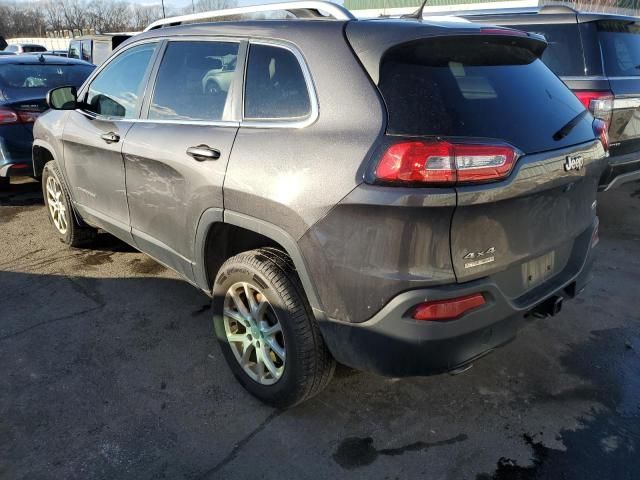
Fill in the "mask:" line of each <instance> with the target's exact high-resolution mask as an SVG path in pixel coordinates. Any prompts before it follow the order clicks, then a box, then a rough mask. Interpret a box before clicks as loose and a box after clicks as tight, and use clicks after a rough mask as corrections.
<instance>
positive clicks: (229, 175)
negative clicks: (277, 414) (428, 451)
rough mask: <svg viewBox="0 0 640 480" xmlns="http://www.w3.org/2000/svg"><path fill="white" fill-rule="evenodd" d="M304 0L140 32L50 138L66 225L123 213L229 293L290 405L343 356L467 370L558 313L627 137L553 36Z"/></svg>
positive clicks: (154, 242) (239, 324)
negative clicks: (557, 64)
mask: <svg viewBox="0 0 640 480" xmlns="http://www.w3.org/2000/svg"><path fill="white" fill-rule="evenodd" d="M303 3H304V8H303V6H297V7H296V5H297V4H296V3H293V4H291V5H292V7H291V9H290V11H291V12H292V13H293V14H297V15H298V16H300V17H305V18H304V19H291V20H264V21H234V22H224V23H206V24H201V23H200V24H188V25H176V26H171V27H168V28H151V29H149V31H147V32H146V33H143V34H141V35H137V36H135V37H133V38H131V39H130V40H129V41H127V42H126V43H125V44H123V45H122V46H121V47H120V48H119V49H118V50H117V51H115V52H114V54H113V55H112V57H111V58H110V59H109V60H107V61H106V62H105V63H104V64H103V65H102V66H101V67H100V68H98V69H97V70H96V72H95V73H94V74H93V75H92V76H91V77H90V78H89V79H88V80H87V81H86V82H85V84H84V85H83V86H82V87H81V88H80V89H79V90H78V91H77V92H76V90H75V89H73V88H60V89H56V90H53V91H51V92H50V94H49V104H50V106H51V107H52V109H53V110H51V111H50V112H49V113H47V114H45V115H43V116H42V117H40V119H39V120H38V121H37V124H36V126H35V143H34V147H33V161H34V168H35V169H36V171H37V172H42V182H43V190H44V194H45V197H46V206H47V208H48V210H49V212H50V216H51V221H52V223H53V225H54V227H55V229H56V231H57V232H58V234H59V236H60V238H61V239H62V240H63V241H64V242H66V243H68V244H69V245H71V246H78V245H81V244H85V243H87V242H89V241H91V240H92V239H93V238H94V236H95V232H96V229H97V228H100V229H103V230H106V231H107V232H110V233H111V234H113V235H115V236H117V237H119V238H121V239H122V240H124V241H125V242H128V243H130V244H131V245H134V246H135V247H137V248H138V249H140V250H142V251H143V252H145V253H147V254H149V255H150V256H152V257H153V258H155V259H156V260H158V261H159V262H161V263H163V264H164V265H166V266H168V267H170V268H172V269H174V270H175V271H177V272H178V273H180V274H181V275H182V276H183V277H184V278H185V279H186V280H187V281H189V282H190V283H192V284H193V285H195V286H196V287H198V288H200V289H202V290H203V291H205V292H207V293H208V294H209V295H211V296H212V298H213V311H214V325H215V332H216V334H217V338H218V339H219V343H220V345H221V348H222V352H223V354H224V356H225V357H226V360H227V362H228V364H229V366H230V368H231V369H232V371H233V373H234V374H235V376H236V377H237V378H238V380H239V381H240V382H241V383H242V385H243V386H244V387H245V388H246V389H247V390H248V391H250V392H251V393H253V394H254V395H256V396H257V397H259V398H260V399H262V400H263V401H265V402H268V403H270V404H273V405H277V406H280V407H285V406H290V405H293V404H295V403H298V402H300V401H302V400H304V399H306V398H309V397H310V396H312V395H314V394H316V393H317V392H319V391H320V390H321V389H322V388H323V387H324V386H325V385H326V384H327V383H328V381H329V380H330V378H331V376H332V373H333V370H334V365H335V362H336V361H338V362H341V363H344V364H346V365H349V366H352V367H355V368H358V369H362V370H367V371H371V372H376V373H379V374H383V375H392V376H405V375H426V374H432V373H438V372H447V371H453V370H456V369H461V368H462V367H464V366H466V365H467V364H469V362H471V361H473V360H475V359H476V358H478V357H480V356H482V355H484V354H486V353H487V352H489V351H490V350H492V349H494V348H496V347H498V346H500V345H502V344H504V343H506V342H508V341H509V340H510V339H512V338H513V337H514V335H515V332H516V330H517V328H518V327H519V326H520V325H521V323H522V319H523V318H524V317H525V316H527V317H528V318H532V317H534V316H535V315H534V314H538V315H546V314H553V313H557V312H558V311H559V309H560V306H561V302H562V299H564V298H571V297H573V296H575V295H576V294H577V293H578V292H580V291H581V290H582V289H583V287H584V286H585V283H586V281H587V280H588V276H589V267H590V264H591V259H592V250H593V247H594V246H595V244H596V243H597V226H598V220H597V217H596V190H597V184H598V179H599V178H600V175H601V174H602V171H603V169H604V167H605V164H606V161H605V156H606V147H607V141H606V128H605V126H604V125H603V124H602V122H601V121H599V120H594V119H593V117H592V116H591V115H590V113H589V112H588V111H586V110H585V109H584V107H583V106H582V104H581V103H580V101H579V100H578V99H577V98H576V97H575V96H574V95H573V94H572V93H571V92H570V91H569V90H568V89H567V88H566V87H565V86H564V84H563V83H562V82H561V81H560V80H559V79H558V78H557V77H556V76H555V75H554V74H553V73H551V71H550V70H549V69H548V68H547V67H546V66H545V65H544V64H543V63H542V62H541V61H540V59H539V57H540V55H541V54H542V52H543V51H544V48H545V46H546V43H545V42H544V39H542V38H541V37H539V36H536V35H530V34H526V33H522V32H517V31H514V30H511V29H507V28H497V27H485V26H481V25H477V24H473V23H470V22H460V21H448V20H443V21H442V22H440V23H434V22H431V21H425V20H416V19H398V20H373V21H361V20H356V19H355V18H353V17H352V16H351V14H350V13H349V12H348V11H346V10H344V9H342V8H341V7H339V6H336V5H333V4H325V3H322V2H303ZM309 5H317V6H318V9H320V10H323V9H328V10H330V13H333V17H329V16H321V17H318V16H317V12H313V9H311V8H310V7H309ZM302 13H304V14H302ZM198 18H201V17H198ZM166 23H174V24H178V23H180V20H179V19H178V20H172V21H170V22H166ZM161 27H164V25H161ZM205 79H206V82H203V80H205ZM214 83H215V85H213V84H214ZM526 314H528V315H526Z"/></svg>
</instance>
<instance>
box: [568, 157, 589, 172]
mask: <svg viewBox="0 0 640 480" xmlns="http://www.w3.org/2000/svg"><path fill="white" fill-rule="evenodd" d="M582 167H584V157H583V156H582V155H567V159H566V160H565V162H564V171H565V172H569V171H571V170H580V169H581V168H582Z"/></svg>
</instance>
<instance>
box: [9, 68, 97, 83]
mask: <svg viewBox="0 0 640 480" xmlns="http://www.w3.org/2000/svg"><path fill="white" fill-rule="evenodd" d="M92 71H93V67H90V66H88V65H86V66H85V65H46V64H45V65H41V64H32V65H24V64H16V65H11V64H2V65H0V85H2V86H3V87H4V88H27V89H31V88H34V89H35V88H40V89H51V88H54V87H59V86H62V85H74V86H76V87H79V86H80V85H82V83H83V82H84V81H85V80H86V78H87V77H88V76H89V74H91V72H92Z"/></svg>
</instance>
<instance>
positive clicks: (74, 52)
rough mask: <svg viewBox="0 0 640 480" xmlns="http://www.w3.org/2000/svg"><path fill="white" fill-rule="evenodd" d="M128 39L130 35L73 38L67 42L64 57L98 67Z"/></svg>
mask: <svg viewBox="0 0 640 480" xmlns="http://www.w3.org/2000/svg"><path fill="white" fill-rule="evenodd" d="M130 37H131V35H130V34H117V35H108V34H105V35H89V36H85V37H80V38H74V39H73V40H71V42H69V50H68V51H67V55H66V56H68V57H69V58H79V59H81V60H84V61H86V62H90V63H93V64H94V65H100V64H101V63H102V62H104V61H105V60H106V59H107V58H108V57H109V55H111V52H112V51H113V50H115V49H116V48H117V47H118V46H119V45H120V44H121V43H122V42H124V41H125V40H127V39H128V38H130Z"/></svg>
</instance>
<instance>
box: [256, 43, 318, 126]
mask: <svg viewBox="0 0 640 480" xmlns="http://www.w3.org/2000/svg"><path fill="white" fill-rule="evenodd" d="M310 114H311V100H310V98H309V91H308V89H307V82H306V81H305V78H304V74H303V73H302V68H301V66H300V63H299V62H298V59H297V58H296V56H295V55H294V54H293V52H291V51H290V50H287V49H285V48H282V47H277V46H273V45H256V44H252V45H251V47H250V49H249V61H248V64H247V78H246V85H245V102H244V118H245V119H253V120H279V119H300V118H305V117H308V116H309V115H310Z"/></svg>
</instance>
